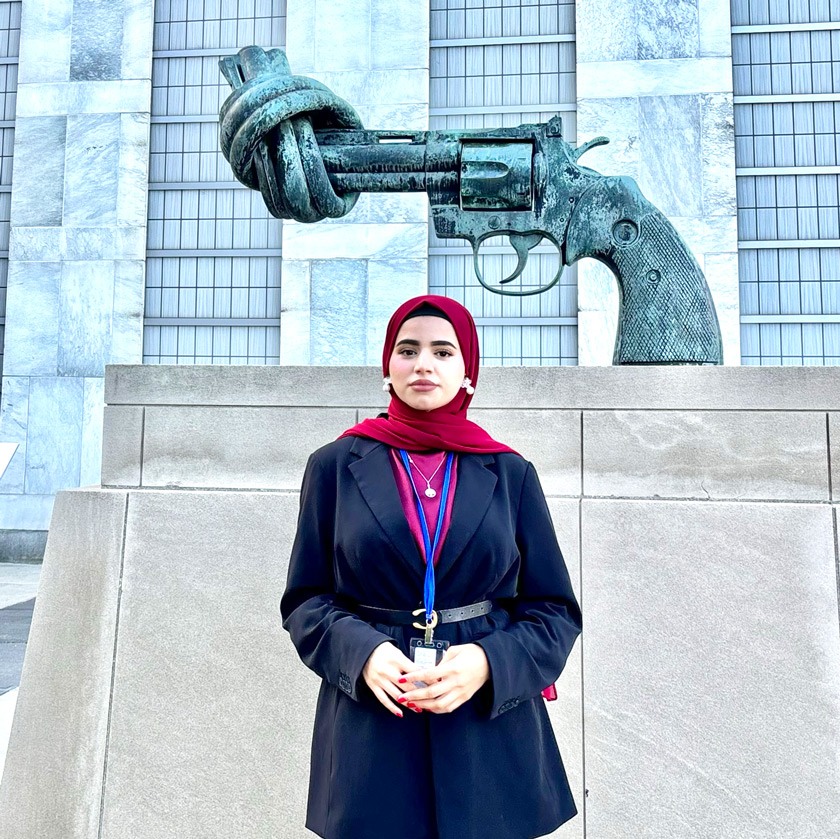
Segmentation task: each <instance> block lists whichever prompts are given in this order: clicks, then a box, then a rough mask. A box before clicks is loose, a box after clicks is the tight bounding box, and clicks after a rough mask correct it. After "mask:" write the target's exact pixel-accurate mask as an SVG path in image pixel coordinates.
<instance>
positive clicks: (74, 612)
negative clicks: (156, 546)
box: [0, 490, 126, 839]
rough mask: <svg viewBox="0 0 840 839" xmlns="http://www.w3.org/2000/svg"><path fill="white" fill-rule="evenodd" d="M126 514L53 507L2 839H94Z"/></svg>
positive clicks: (122, 499)
mask: <svg viewBox="0 0 840 839" xmlns="http://www.w3.org/2000/svg"><path fill="white" fill-rule="evenodd" d="M125 505H126V495H125V493H123V492H109V491H102V490H98V491H93V492H91V491H86V490H76V491H74V492H72V493H64V494H62V495H61V496H60V497H59V499H58V501H57V504H56V510H57V511H56V516H55V518H54V519H53V522H52V527H51V529H50V538H49V541H48V544H47V552H46V555H45V557H44V565H43V568H42V570H41V580H40V583H39V588H38V598H37V605H36V607H35V612H34V614H33V617H32V626H31V628H30V631H29V641H28V643H27V649H26V658H25V659H24V664H23V672H22V674H21V684H22V685H25V686H26V687H24V689H23V690H22V691H20V693H19V696H18V701H17V708H16V710H15V718H14V723H13V725H12V732H11V737H10V740H9V749H8V753H7V756H6V767H5V770H4V773H3V783H2V785H0V835H2V836H19V837H22V839H23V837H31V839H35V837H55V839H58V837H60V836H61V837H67V839H72V837H82V836H84V837H91V838H92V837H94V836H96V835H97V831H98V829H99V810H100V799H101V790H102V783H103V775H104V771H105V761H106V759H107V749H106V746H107V736H108V717H109V714H110V705H111V695H110V694H111V674H112V670H113V663H114V638H115V633H116V627H117V620H118V617H117V613H118V608H119V590H120V578H121V572H120V563H121V560H122V547H123V529H124V520H125ZM29 685H31V686H32V687H31V688H30V687H29ZM47 778H49V779H50V782H49V783H48V784H45V779H47ZM59 779H61V780H60V782H58V781H59ZM45 793H46V794H45Z"/></svg>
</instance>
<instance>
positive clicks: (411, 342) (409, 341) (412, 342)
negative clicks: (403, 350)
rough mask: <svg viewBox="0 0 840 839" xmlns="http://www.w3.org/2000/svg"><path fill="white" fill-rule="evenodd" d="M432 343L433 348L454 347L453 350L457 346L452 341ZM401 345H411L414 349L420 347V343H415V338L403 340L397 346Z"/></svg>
mask: <svg viewBox="0 0 840 839" xmlns="http://www.w3.org/2000/svg"><path fill="white" fill-rule="evenodd" d="M430 343H431V345H432V346H433V347H452V349H453V350H454V349H455V344H453V343H452V342H451V341H430ZM400 344H409V345H410V346H412V347H419V346H420V342H419V341H415V340H414V338H403V339H402V340H401V341H397V346H399V345H400Z"/></svg>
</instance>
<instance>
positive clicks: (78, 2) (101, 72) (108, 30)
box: [70, 0, 123, 81]
mask: <svg viewBox="0 0 840 839" xmlns="http://www.w3.org/2000/svg"><path fill="white" fill-rule="evenodd" d="M122 24H123V21H122V3H120V2H114V0H73V23H72V36H71V48H70V80H71V81H103V80H110V79H118V78H119V77H120V65H121V63H122V62H121V52H122V41H123V26H122Z"/></svg>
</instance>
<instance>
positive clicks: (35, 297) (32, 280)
mask: <svg viewBox="0 0 840 839" xmlns="http://www.w3.org/2000/svg"><path fill="white" fill-rule="evenodd" d="M8 284H9V285H8V291H7V297H6V340H5V347H4V350H5V357H4V359H3V371H4V372H5V373H6V375H10V376H29V375H33V376H55V375H56V374H57V373H58V318H59V289H60V286H61V265H60V263H57V262H21V261H18V260H10V261H9V278H8Z"/></svg>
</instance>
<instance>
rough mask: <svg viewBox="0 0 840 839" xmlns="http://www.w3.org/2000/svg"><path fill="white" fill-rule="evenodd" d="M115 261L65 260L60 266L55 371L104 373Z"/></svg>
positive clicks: (82, 374)
mask: <svg viewBox="0 0 840 839" xmlns="http://www.w3.org/2000/svg"><path fill="white" fill-rule="evenodd" d="M113 306H114V263H113V262H111V261H104V260H103V261H101V262H81V261H67V262H65V263H64V265H63V266H62V270H61V297H60V315H59V334H58V372H59V374H60V375H62V376H104V375H105V364H106V363H107V362H108V361H109V359H110V350H111V318H112V313H113Z"/></svg>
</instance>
